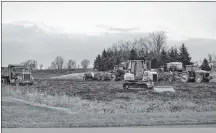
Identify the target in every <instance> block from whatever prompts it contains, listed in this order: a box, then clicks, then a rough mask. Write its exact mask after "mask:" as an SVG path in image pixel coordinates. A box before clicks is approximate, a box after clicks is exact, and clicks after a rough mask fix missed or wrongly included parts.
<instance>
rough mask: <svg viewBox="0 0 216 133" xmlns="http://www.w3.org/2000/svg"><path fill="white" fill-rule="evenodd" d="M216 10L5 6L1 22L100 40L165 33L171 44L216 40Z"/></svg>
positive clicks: (143, 5)
mask: <svg viewBox="0 0 216 133" xmlns="http://www.w3.org/2000/svg"><path fill="white" fill-rule="evenodd" d="M215 7H216V2H214V3H210V2H205V3H204V2H203V3H201V2H197V3H194V2H193V3H190V2H185V3H183V2H182V3H171V2H170V3H169V2H158V3H155V2H154V3H150V2H140V3H137V2H136V3H135V2H134V3H131V2H130V3H127V2H124V3H123V2H119V3H118V2H113V3H111V2H109V3H106V2H98V3H95V2H80V3H79V2H41V3H40V2H36V3H34V2H6V3H4V2H3V3H2V22H3V23H22V24H24V23H25V25H26V24H27V23H29V24H31V23H35V24H37V25H38V26H40V27H41V28H43V29H44V30H45V31H47V32H51V33H64V34H88V35H90V36H100V35H101V33H108V32H109V33H119V32H120V33H125V32H136V33H137V32H140V33H142V32H152V31H156V30H164V31H166V32H167V36H168V38H169V39H170V40H184V39H188V38H205V39H216V8H215ZM30 22H31V23H30ZM26 26H27V25H26ZM3 32H4V31H3ZM3 45H4V44H3ZM5 45H6V44H5ZM86 46H87V45H86ZM101 47H102V46H101Z"/></svg>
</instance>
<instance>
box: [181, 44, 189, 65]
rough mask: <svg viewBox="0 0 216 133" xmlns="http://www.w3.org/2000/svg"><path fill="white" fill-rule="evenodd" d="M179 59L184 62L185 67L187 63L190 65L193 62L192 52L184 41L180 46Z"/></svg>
mask: <svg viewBox="0 0 216 133" xmlns="http://www.w3.org/2000/svg"><path fill="white" fill-rule="evenodd" d="M179 61H180V62H182V64H183V66H184V67H185V65H190V64H191V57H190V54H189V53H188V50H187V48H186V47H185V44H184V43H183V44H182V46H181V47H180V52H179Z"/></svg>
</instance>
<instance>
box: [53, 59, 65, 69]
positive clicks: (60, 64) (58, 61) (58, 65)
mask: <svg viewBox="0 0 216 133" xmlns="http://www.w3.org/2000/svg"><path fill="white" fill-rule="evenodd" d="M63 64H64V59H63V57H61V56H57V57H56V58H55V60H54V61H53V62H52V63H51V68H52V69H62V68H63Z"/></svg>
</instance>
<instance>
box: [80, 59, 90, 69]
mask: <svg viewBox="0 0 216 133" xmlns="http://www.w3.org/2000/svg"><path fill="white" fill-rule="evenodd" d="M89 64H90V61H89V60H88V59H84V60H82V61H81V65H82V67H83V68H87V67H88V66H89Z"/></svg>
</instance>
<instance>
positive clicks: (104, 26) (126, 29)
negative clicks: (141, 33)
mask: <svg viewBox="0 0 216 133" xmlns="http://www.w3.org/2000/svg"><path fill="white" fill-rule="evenodd" d="M96 27H98V28H104V29H106V30H108V31H117V32H131V31H137V30H139V29H140V28H117V27H111V26H107V25H103V24H100V25H97V26H96Z"/></svg>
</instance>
